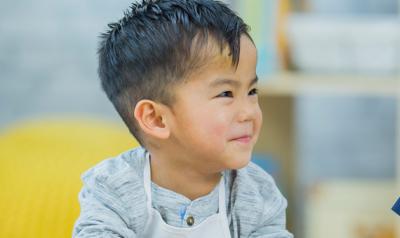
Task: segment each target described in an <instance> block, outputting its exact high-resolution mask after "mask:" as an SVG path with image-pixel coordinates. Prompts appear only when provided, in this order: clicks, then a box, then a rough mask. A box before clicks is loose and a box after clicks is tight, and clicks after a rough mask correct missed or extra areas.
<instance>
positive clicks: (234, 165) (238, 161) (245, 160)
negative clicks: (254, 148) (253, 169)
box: [228, 155, 251, 170]
mask: <svg viewBox="0 0 400 238" xmlns="http://www.w3.org/2000/svg"><path fill="white" fill-rule="evenodd" d="M250 159H251V155H248V156H242V157H237V158H235V159H234V160H232V161H231V163H229V164H228V169H232V170H236V169H241V168H243V167H246V166H247V165H248V164H249V162H250Z"/></svg>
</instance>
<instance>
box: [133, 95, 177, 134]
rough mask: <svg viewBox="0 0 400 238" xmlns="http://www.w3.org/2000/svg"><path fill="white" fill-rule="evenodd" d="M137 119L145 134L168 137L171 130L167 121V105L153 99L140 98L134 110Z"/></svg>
mask: <svg viewBox="0 0 400 238" xmlns="http://www.w3.org/2000/svg"><path fill="white" fill-rule="evenodd" d="M134 116H135V119H136V121H137V123H138V125H139V126H140V128H141V129H142V130H143V132H144V133H145V134H148V135H150V136H153V137H156V138H159V139H167V138H168V137H169V135H170V130H169V127H168V126H167V124H166V123H165V106H163V105H161V104H159V103H156V102H154V101H151V100H140V101H139V102H138V103H137V104H136V107H135V110H134Z"/></svg>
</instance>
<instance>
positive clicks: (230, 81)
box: [210, 75, 258, 88]
mask: <svg viewBox="0 0 400 238" xmlns="http://www.w3.org/2000/svg"><path fill="white" fill-rule="evenodd" d="M257 82H258V76H257V75H256V77H255V78H254V79H252V80H251V82H250V83H249V86H251V85H253V84H255V83H257ZM240 84H241V83H240V81H237V80H233V79H216V80H214V81H213V82H211V83H210V87H216V86H220V85H232V86H233V87H235V88H238V87H239V86H240Z"/></svg>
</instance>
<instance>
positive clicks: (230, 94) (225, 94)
mask: <svg viewBox="0 0 400 238" xmlns="http://www.w3.org/2000/svg"><path fill="white" fill-rule="evenodd" d="M217 97H233V93H232V91H225V92H222V93H220V94H219V95H218V96H217Z"/></svg>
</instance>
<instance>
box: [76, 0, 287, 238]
mask: <svg viewBox="0 0 400 238" xmlns="http://www.w3.org/2000/svg"><path fill="white" fill-rule="evenodd" d="M109 27H110V29H109V31H108V32H107V33H105V34H103V35H102V40H101V43H100V47H99V52H98V53H99V75H100V79H101V83H102V87H103V89H104V91H105V93H106V94H107V96H108V98H109V99H110V101H111V102H112V103H113V105H114V106H115V108H116V110H117V111H118V113H119V114H120V116H121V117H122V119H123V120H124V122H125V123H126V125H127V127H128V128H129V130H130V132H131V133H132V134H133V135H134V137H135V138H136V139H137V140H138V141H139V143H140V144H141V147H139V148H136V149H132V150H129V151H126V152H124V153H122V154H120V155H119V156H117V157H115V158H111V159H108V160H105V161H103V162H101V163H100V164H98V165H97V166H95V167H93V168H92V169H90V170H89V171H87V172H86V173H85V174H84V175H83V176H82V179H83V182H84V187H83V189H82V191H81V192H80V196H79V199H80V204H81V214H80V217H79V219H78V220H77V221H76V224H75V227H74V231H73V236H74V237H130V238H134V237H157V238H163V237H191V238H200V237H201V238H208V237H218V238H219V237H221V238H223V237H265V238H267V237H268V238H272V237H276V238H278V237H279V238H283V237H292V235H291V234H290V233H289V232H288V231H287V230H286V228H285V219H286V218H285V209H286V206H287V202H286V199H285V198H284V197H283V196H282V195H281V193H280V192H279V190H278V189H277V187H276V185H275V183H274V181H273V179H272V178H271V176H269V175H268V174H267V173H266V172H264V171H263V170H262V169H261V168H259V167H257V166H256V165H254V164H253V163H251V162H250V157H251V154H252V149H253V146H254V144H255V143H256V140H257V137H258V134H259V131H260V127H261V121H262V118H261V111H260V107H259V105H258V99H257V87H256V85H257V75H256V61H257V60H256V58H257V51H256V48H255V46H254V44H253V42H252V40H251V37H250V36H249V33H248V27H247V25H246V24H245V23H243V21H242V20H241V19H240V18H239V17H238V16H237V15H236V14H235V13H234V12H232V11H231V10H230V9H229V8H228V7H227V6H226V5H224V4H223V3H221V2H217V1H213V0H143V1H142V2H141V3H134V4H133V5H132V6H131V9H130V10H129V11H128V12H126V13H125V16H124V17H123V18H122V19H121V20H120V21H119V22H118V23H113V24H110V25H109Z"/></svg>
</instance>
